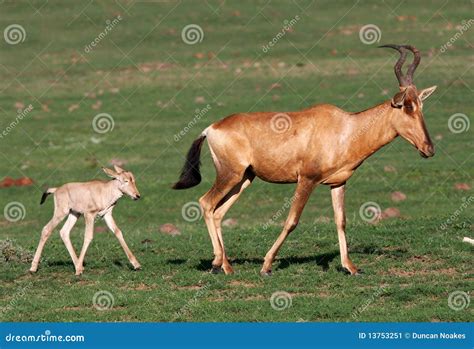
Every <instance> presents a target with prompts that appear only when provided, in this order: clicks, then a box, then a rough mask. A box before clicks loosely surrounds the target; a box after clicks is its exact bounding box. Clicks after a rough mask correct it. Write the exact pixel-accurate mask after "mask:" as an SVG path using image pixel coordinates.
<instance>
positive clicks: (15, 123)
mask: <svg viewBox="0 0 474 349" xmlns="http://www.w3.org/2000/svg"><path fill="white" fill-rule="evenodd" d="M32 110H33V106H32V105H31V104H30V105H29V106H27V107H26V108H25V109H23V110H21V109H18V111H17V114H16V117H15V120H13V121H12V122H10V124H9V125H8V126H7V127H5V128H4V129H3V131H2V132H0V139H2V138H3V137H6V136H8V134H9V133H10V132H11V131H13V129H14V128H15V127H17V126H18V124H19V123H20V122H21V121H22V120H23V119H24V118H25V117H26V116H27V115H28V114H29V113H30V112H31V111H32Z"/></svg>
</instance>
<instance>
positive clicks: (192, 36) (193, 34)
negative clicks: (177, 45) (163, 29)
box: [181, 24, 204, 45]
mask: <svg viewBox="0 0 474 349" xmlns="http://www.w3.org/2000/svg"><path fill="white" fill-rule="evenodd" d="M181 39H182V40H183V42H184V43H185V44H188V45H195V44H198V43H200V42H202V40H203V39H204V31H203V30H202V28H201V27H200V26H199V25H197V24H188V25H187V26H185V27H184V28H183V30H181Z"/></svg>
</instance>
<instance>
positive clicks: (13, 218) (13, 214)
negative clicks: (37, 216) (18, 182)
mask: <svg viewBox="0 0 474 349" xmlns="http://www.w3.org/2000/svg"><path fill="white" fill-rule="evenodd" d="M3 216H4V217H5V219H6V220H7V221H9V222H12V223H15V222H18V221H21V220H23V219H25V217H26V209H25V206H24V205H23V204H22V203H21V202H18V201H12V202H10V203H8V204H7V205H6V206H5V208H4V209H3Z"/></svg>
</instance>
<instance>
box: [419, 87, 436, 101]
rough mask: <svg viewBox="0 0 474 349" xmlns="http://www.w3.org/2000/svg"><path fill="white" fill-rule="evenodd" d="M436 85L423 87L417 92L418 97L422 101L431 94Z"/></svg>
mask: <svg viewBox="0 0 474 349" xmlns="http://www.w3.org/2000/svg"><path fill="white" fill-rule="evenodd" d="M436 87H438V86H431V87H428V88H425V89H424V90H421V91H420V92H418V97H419V98H420V99H421V100H422V101H424V100H425V99H426V98H428V97H429V96H431V94H432V93H433V92H434V91H435V90H436Z"/></svg>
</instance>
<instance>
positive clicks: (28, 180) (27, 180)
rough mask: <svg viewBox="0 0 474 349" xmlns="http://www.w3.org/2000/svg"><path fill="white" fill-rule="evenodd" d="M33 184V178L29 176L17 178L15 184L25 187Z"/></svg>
mask: <svg viewBox="0 0 474 349" xmlns="http://www.w3.org/2000/svg"><path fill="white" fill-rule="evenodd" d="M32 184H33V180H32V179H31V178H29V177H21V178H18V179H16V180H15V185H16V186H18V187H25V186H28V185H32Z"/></svg>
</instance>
